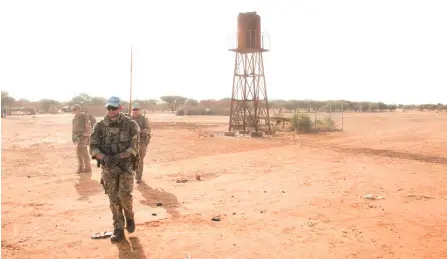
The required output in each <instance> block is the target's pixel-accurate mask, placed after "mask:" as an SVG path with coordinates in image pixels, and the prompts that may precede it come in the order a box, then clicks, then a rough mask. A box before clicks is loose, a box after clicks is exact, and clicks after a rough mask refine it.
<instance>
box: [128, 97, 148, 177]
mask: <svg viewBox="0 0 447 259" xmlns="http://www.w3.org/2000/svg"><path fill="white" fill-rule="evenodd" d="M132 119H133V120H134V121H136V122H137V123H138V126H139V127H140V150H139V154H140V157H139V163H138V167H137V170H136V177H135V178H136V180H137V183H141V179H142V177H143V167H144V157H145V156H146V150H147V146H148V145H149V142H150V141H151V127H150V125H149V120H148V119H147V118H146V117H145V116H143V115H142V114H141V109H140V105H139V104H138V103H133V104H132Z"/></svg>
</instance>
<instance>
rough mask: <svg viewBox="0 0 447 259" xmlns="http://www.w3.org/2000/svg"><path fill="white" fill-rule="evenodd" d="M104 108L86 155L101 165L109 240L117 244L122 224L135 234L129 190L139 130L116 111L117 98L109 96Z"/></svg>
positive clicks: (130, 190)
mask: <svg viewBox="0 0 447 259" xmlns="http://www.w3.org/2000/svg"><path fill="white" fill-rule="evenodd" d="M106 107H107V110H108V113H107V115H106V116H105V117H104V119H103V120H101V121H100V122H98V123H97V124H96V125H95V127H94V128H93V133H92V135H91V138H90V154H91V156H92V158H93V159H96V160H98V161H99V162H100V164H101V165H102V166H101V168H102V173H101V180H102V181H101V182H102V184H103V187H104V190H105V192H106V194H107V195H108V196H109V203H110V209H111V211H112V216H113V227H114V231H113V235H112V236H111V237H110V239H111V241H112V242H117V241H121V240H123V239H124V223H125V222H124V221H126V229H127V231H128V232H129V233H132V232H134V231H135V221H134V212H133V197H132V191H133V187H134V176H135V171H134V170H135V168H136V157H137V155H138V144H139V137H140V128H139V127H138V124H137V123H135V122H134V121H133V120H132V119H131V118H129V117H127V116H125V115H124V114H123V113H121V112H120V111H119V107H120V99H119V98H118V97H111V98H110V99H109V100H108V101H107V104H106ZM123 211H124V213H123Z"/></svg>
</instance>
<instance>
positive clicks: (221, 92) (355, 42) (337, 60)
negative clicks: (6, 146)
mask: <svg viewBox="0 0 447 259" xmlns="http://www.w3.org/2000/svg"><path fill="white" fill-rule="evenodd" d="M248 11H257V12H258V14H259V15H261V21H262V30H263V31H264V32H266V33H268V34H269V35H270V41H271V45H270V46H271V52H269V53H267V54H265V56H264V62H265V64H264V65H265V70H266V81H267V88H268V90H267V91H268V94H269V98H272V99H273V98H275V99H276V98H282V99H316V100H320V99H341V98H343V99H349V100H354V101H361V100H369V101H384V102H387V103H403V104H406V103H416V104H417V103H437V102H441V103H447V94H443V93H442V89H443V87H444V89H445V88H446V87H447V47H446V46H447V33H446V32H447V15H446V14H447V1H446V0H420V1H413V0H374V1H365V0H337V1H334V0H320V1H316V0H308V1H300V0H295V1H286V0H277V1H262V0H253V1H242V0H239V1H236V0H226V1H209V0H208V1H205V0H203V1H199V0H189V1H184V0H177V1H131V0H126V1H119V2H118V1H110V0H108V1H100V0H96V1H92V0H89V1H86V0H78V1H63V0H57V1H47V0H39V1H36V0H32V1H21V0H4V1H1V2H0V35H1V37H0V87H1V89H2V90H7V91H9V93H10V95H12V96H13V97H15V98H26V99H30V100H38V99H41V98H52V99H59V100H69V99H71V97H73V96H74V95H77V94H79V93H82V92H85V93H88V94H90V95H99V96H104V97H108V96H111V95H117V96H120V97H122V98H124V99H128V95H129V94H128V87H129V80H130V79H129V78H130V75H129V74H130V72H129V70H130V68H129V67H130V46H131V45H133V49H134V77H133V87H134V97H135V98H140V99H145V98H158V97H159V96H161V95H169V94H177V95H183V96H187V97H190V98H196V99H205V98H224V97H229V96H230V94H231V87H232V79H233V75H232V73H233V68H234V53H232V52H228V51H227V49H228V48H229V47H231V44H232V42H231V41H230V40H229V39H231V38H233V39H235V33H236V21H237V20H236V19H237V15H238V13H239V12H248Z"/></svg>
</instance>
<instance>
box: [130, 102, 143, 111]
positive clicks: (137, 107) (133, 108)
mask: <svg viewBox="0 0 447 259" xmlns="http://www.w3.org/2000/svg"><path fill="white" fill-rule="evenodd" d="M139 109H141V107H140V104H139V103H132V110H139Z"/></svg>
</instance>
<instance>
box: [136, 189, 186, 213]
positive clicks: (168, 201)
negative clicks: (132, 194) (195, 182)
mask: <svg viewBox="0 0 447 259" xmlns="http://www.w3.org/2000/svg"><path fill="white" fill-rule="evenodd" d="M137 190H138V191H140V192H141V195H142V196H143V198H144V200H142V201H140V203H141V204H143V205H146V206H150V207H152V208H156V207H159V206H160V207H163V208H165V210H166V212H167V213H169V214H170V215H171V216H173V217H178V216H180V213H179V212H178V211H177V208H178V207H180V203H179V202H178V199H177V197H176V196H175V195H174V194H172V193H170V192H166V191H165V190H163V189H153V188H152V187H150V186H149V185H147V184H146V183H145V182H142V183H140V184H139V185H138V187H137ZM160 203H161V205H160Z"/></svg>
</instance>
